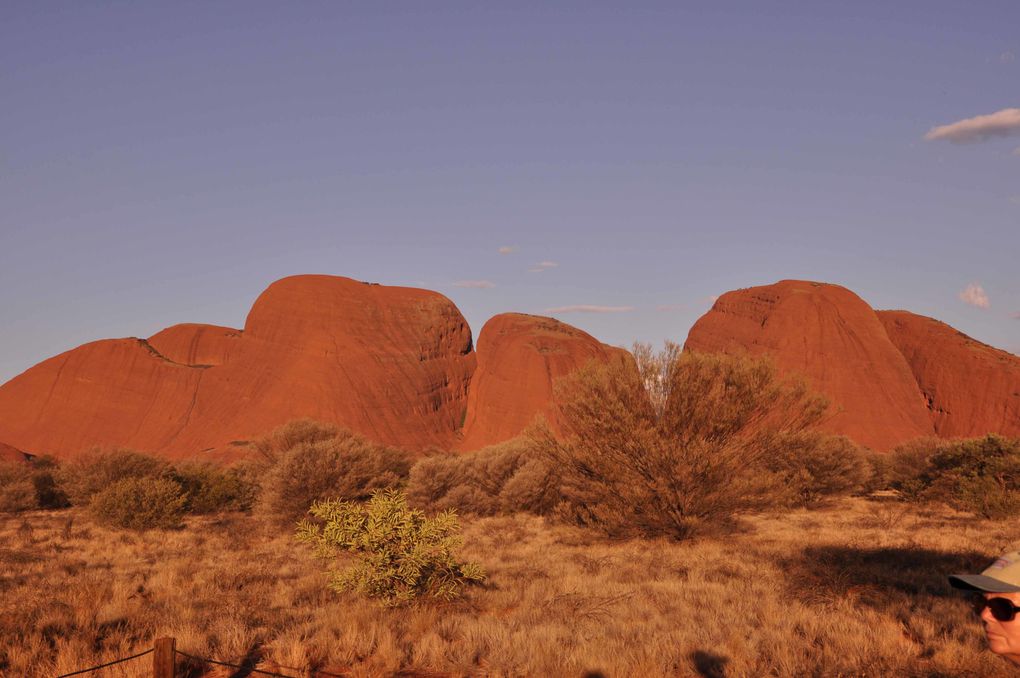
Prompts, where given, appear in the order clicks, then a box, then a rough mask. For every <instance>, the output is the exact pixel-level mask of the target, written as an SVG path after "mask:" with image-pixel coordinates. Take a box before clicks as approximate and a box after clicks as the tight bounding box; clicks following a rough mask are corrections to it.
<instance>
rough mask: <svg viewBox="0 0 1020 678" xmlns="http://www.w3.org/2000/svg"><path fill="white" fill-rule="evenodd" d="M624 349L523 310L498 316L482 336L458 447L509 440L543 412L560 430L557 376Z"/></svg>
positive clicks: (473, 447) (614, 354) (475, 447)
mask: <svg viewBox="0 0 1020 678" xmlns="http://www.w3.org/2000/svg"><path fill="white" fill-rule="evenodd" d="M621 353H626V352H625V351H622V350H621V349H618V348H614V347H612V346H606V345H605V344H603V343H601V342H599V341H598V340H597V339H595V338H594V337H592V336H591V335H590V334H587V333H586V332H582V331H581V330H579V329H577V328H576V327H572V326H570V325H567V324H566V323H562V322H560V321H558V320H554V319H552V318H545V317H541V316H534V315H525V314H523V313H504V314H501V315H497V316H494V317H493V318H491V319H490V320H489V321H488V322H487V323H485V326H484V327H483V328H482V331H481V333H479V335H478V349H477V355H478V367H477V370H476V371H475V376H474V379H473V380H472V383H471V391H470V394H469V396H468V402H467V413H466V415H465V420H464V431H463V439H462V440H461V442H460V444H459V445H458V449H461V450H465V451H469V450H476V449H479V448H482V447H485V446H487V445H493V444H495V443H500V442H503V441H505V440H509V439H511V438H513V437H515V436H517V435H518V434H520V433H521V432H522V431H523V430H524V429H525V428H527V427H528V425H529V424H531V423H532V422H533V421H535V418H536V417H537V416H538V415H542V416H543V417H544V418H545V420H546V422H547V423H548V424H549V426H550V428H551V429H552V430H553V431H554V432H557V433H558V432H560V431H561V426H560V422H559V414H558V412H557V409H556V402H555V395H554V391H553V386H554V384H555V382H556V380H557V379H559V378H561V377H564V376H566V375H568V374H570V373H571V372H573V371H575V370H577V369H578V368H580V367H583V366H584V365H585V364H586V363H588V362H590V361H592V360H597V361H603V362H608V361H610V360H613V359H618V358H619V356H620V354H621Z"/></svg>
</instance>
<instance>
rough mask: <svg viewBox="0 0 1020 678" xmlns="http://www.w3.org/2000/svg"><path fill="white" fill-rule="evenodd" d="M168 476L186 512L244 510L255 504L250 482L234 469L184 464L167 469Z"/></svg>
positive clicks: (195, 463)
mask: <svg viewBox="0 0 1020 678" xmlns="http://www.w3.org/2000/svg"><path fill="white" fill-rule="evenodd" d="M168 476H169V477H170V478H171V479H172V480H174V481H176V482H177V484H179V485H180V486H181V488H182V490H183V492H184V495H185V497H186V498H187V502H186V508H187V511H188V513H195V514H203V513H217V512H219V511H247V510H249V509H250V508H251V507H252V505H253V504H254V501H255V488H254V486H253V484H252V481H251V479H250V478H248V477H246V476H245V474H244V472H243V471H242V470H241V469H240V468H238V467H231V468H224V467H222V466H217V465H215V464H211V463H208V462H192V463H184V464H179V465H177V466H175V467H173V468H172V469H170V470H169V472H168Z"/></svg>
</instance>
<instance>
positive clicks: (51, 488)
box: [0, 457, 70, 513]
mask: <svg viewBox="0 0 1020 678" xmlns="http://www.w3.org/2000/svg"><path fill="white" fill-rule="evenodd" d="M56 468H57V463H56V461H54V460H53V459H50V458H48V457H37V458H34V459H32V460H31V461H10V462H0V513H17V512H19V511H30V510H33V509H58V508H65V507H67V506H69V505H70V503H69V501H68V498H67V495H66V493H65V492H64V490H63V489H62V487H61V486H60V485H59V484H58V482H57V479H56V477H55V471H56Z"/></svg>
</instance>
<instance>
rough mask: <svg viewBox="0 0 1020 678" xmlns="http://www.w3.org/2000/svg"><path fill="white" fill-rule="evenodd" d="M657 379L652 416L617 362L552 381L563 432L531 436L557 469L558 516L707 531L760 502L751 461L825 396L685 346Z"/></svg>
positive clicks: (637, 382)
mask: <svg viewBox="0 0 1020 678" xmlns="http://www.w3.org/2000/svg"><path fill="white" fill-rule="evenodd" d="M669 379H670V384H669V398H668V400H667V402H666V403H665V406H664V407H663V410H662V413H661V415H660V414H658V413H657V412H656V410H655V407H654V405H653V404H652V402H651V400H650V399H649V397H648V394H647V391H646V389H645V387H644V384H643V383H642V380H641V377H640V375H639V373H638V372H637V370H634V369H633V368H632V367H629V366H627V365H626V364H622V363H611V364H601V365H600V364H594V363H593V364H590V365H588V366H587V367H585V368H584V369H582V370H579V371H578V372H576V373H575V374H574V375H572V376H571V377H569V378H567V379H565V380H562V381H561V382H560V383H559V385H558V387H557V389H556V390H557V398H558V401H559V403H560V412H561V415H562V418H563V421H564V423H565V425H566V427H567V437H566V439H565V440H562V441H560V440H557V439H556V438H555V437H553V436H552V435H544V436H539V437H537V440H538V443H539V445H540V447H541V449H542V450H543V451H544V453H545V454H546V455H547V456H548V458H549V459H550V460H551V462H552V463H553V464H554V465H555V467H556V468H557V469H558V473H559V474H560V478H561V488H560V489H561V495H562V501H561V503H560V504H559V505H558V507H557V512H558V514H559V515H560V516H561V517H563V518H565V519H567V520H569V521H571V522H573V523H576V524H579V525H582V526H590V527H594V528H597V529H599V530H602V531H603V532H605V533H607V534H609V535H613V536H627V535H644V536H668V537H672V538H675V539H683V538H687V537H691V536H693V535H696V534H699V533H705V532H710V531H712V530H714V529H717V528H719V527H720V526H722V525H724V524H725V523H726V522H727V521H728V520H729V519H730V517H731V516H733V515H734V514H736V513H739V512H741V511H745V510H750V509H753V508H759V507H762V506H764V505H768V504H769V503H771V502H772V497H771V494H773V493H774V488H773V486H772V485H771V483H770V479H771V474H768V473H765V472H763V461H764V460H765V459H767V458H769V457H770V456H773V455H775V454H776V453H777V451H778V450H779V448H780V447H781V445H782V444H783V441H784V440H785V439H786V438H788V437H789V436H790V435H792V434H796V433H799V432H801V431H804V430H805V429H807V428H808V427H809V426H811V425H812V424H814V423H816V422H817V421H819V419H820V418H821V416H822V414H823V413H824V411H825V407H826V405H825V401H824V399H822V398H821V397H820V396H816V395H813V394H811V393H809V392H808V390H807V388H806V386H805V385H804V384H803V383H802V382H799V381H794V380H783V379H780V378H779V377H778V376H777V373H776V370H775V368H774V366H773V365H772V364H771V362H769V361H768V360H766V359H764V358H758V359H756V358H751V357H748V356H736V357H733V356H726V355H714V354H700V353H690V352H685V353H683V354H681V355H680V357H678V358H677V359H676V360H675V362H674V364H673V367H672V369H671V371H670V375H669Z"/></svg>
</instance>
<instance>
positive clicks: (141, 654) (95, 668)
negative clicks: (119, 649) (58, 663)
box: [57, 648, 292, 678]
mask: <svg viewBox="0 0 1020 678" xmlns="http://www.w3.org/2000/svg"><path fill="white" fill-rule="evenodd" d="M152 652H153V650H152V648H149V649H148V650H146V651H145V652H139V653H138V654H135V655H131V656H130V657H123V658H121V659H114V660H113V661H112V662H107V663H105V664H100V665H99V666H93V667H92V668H88V669H79V670H78V671H72V672H71V673H63V674H61V675H59V676H57V678H68V676H77V675H79V674H82V673H90V672H92V671H98V670H99V669H105V668H106V667H107V666H113V665H114V664H121V663H123V662H129V661H131V660H132V659H138V658H139V657H144V656H145V655H147V654H150V653H152ZM291 678H292V677H291Z"/></svg>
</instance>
